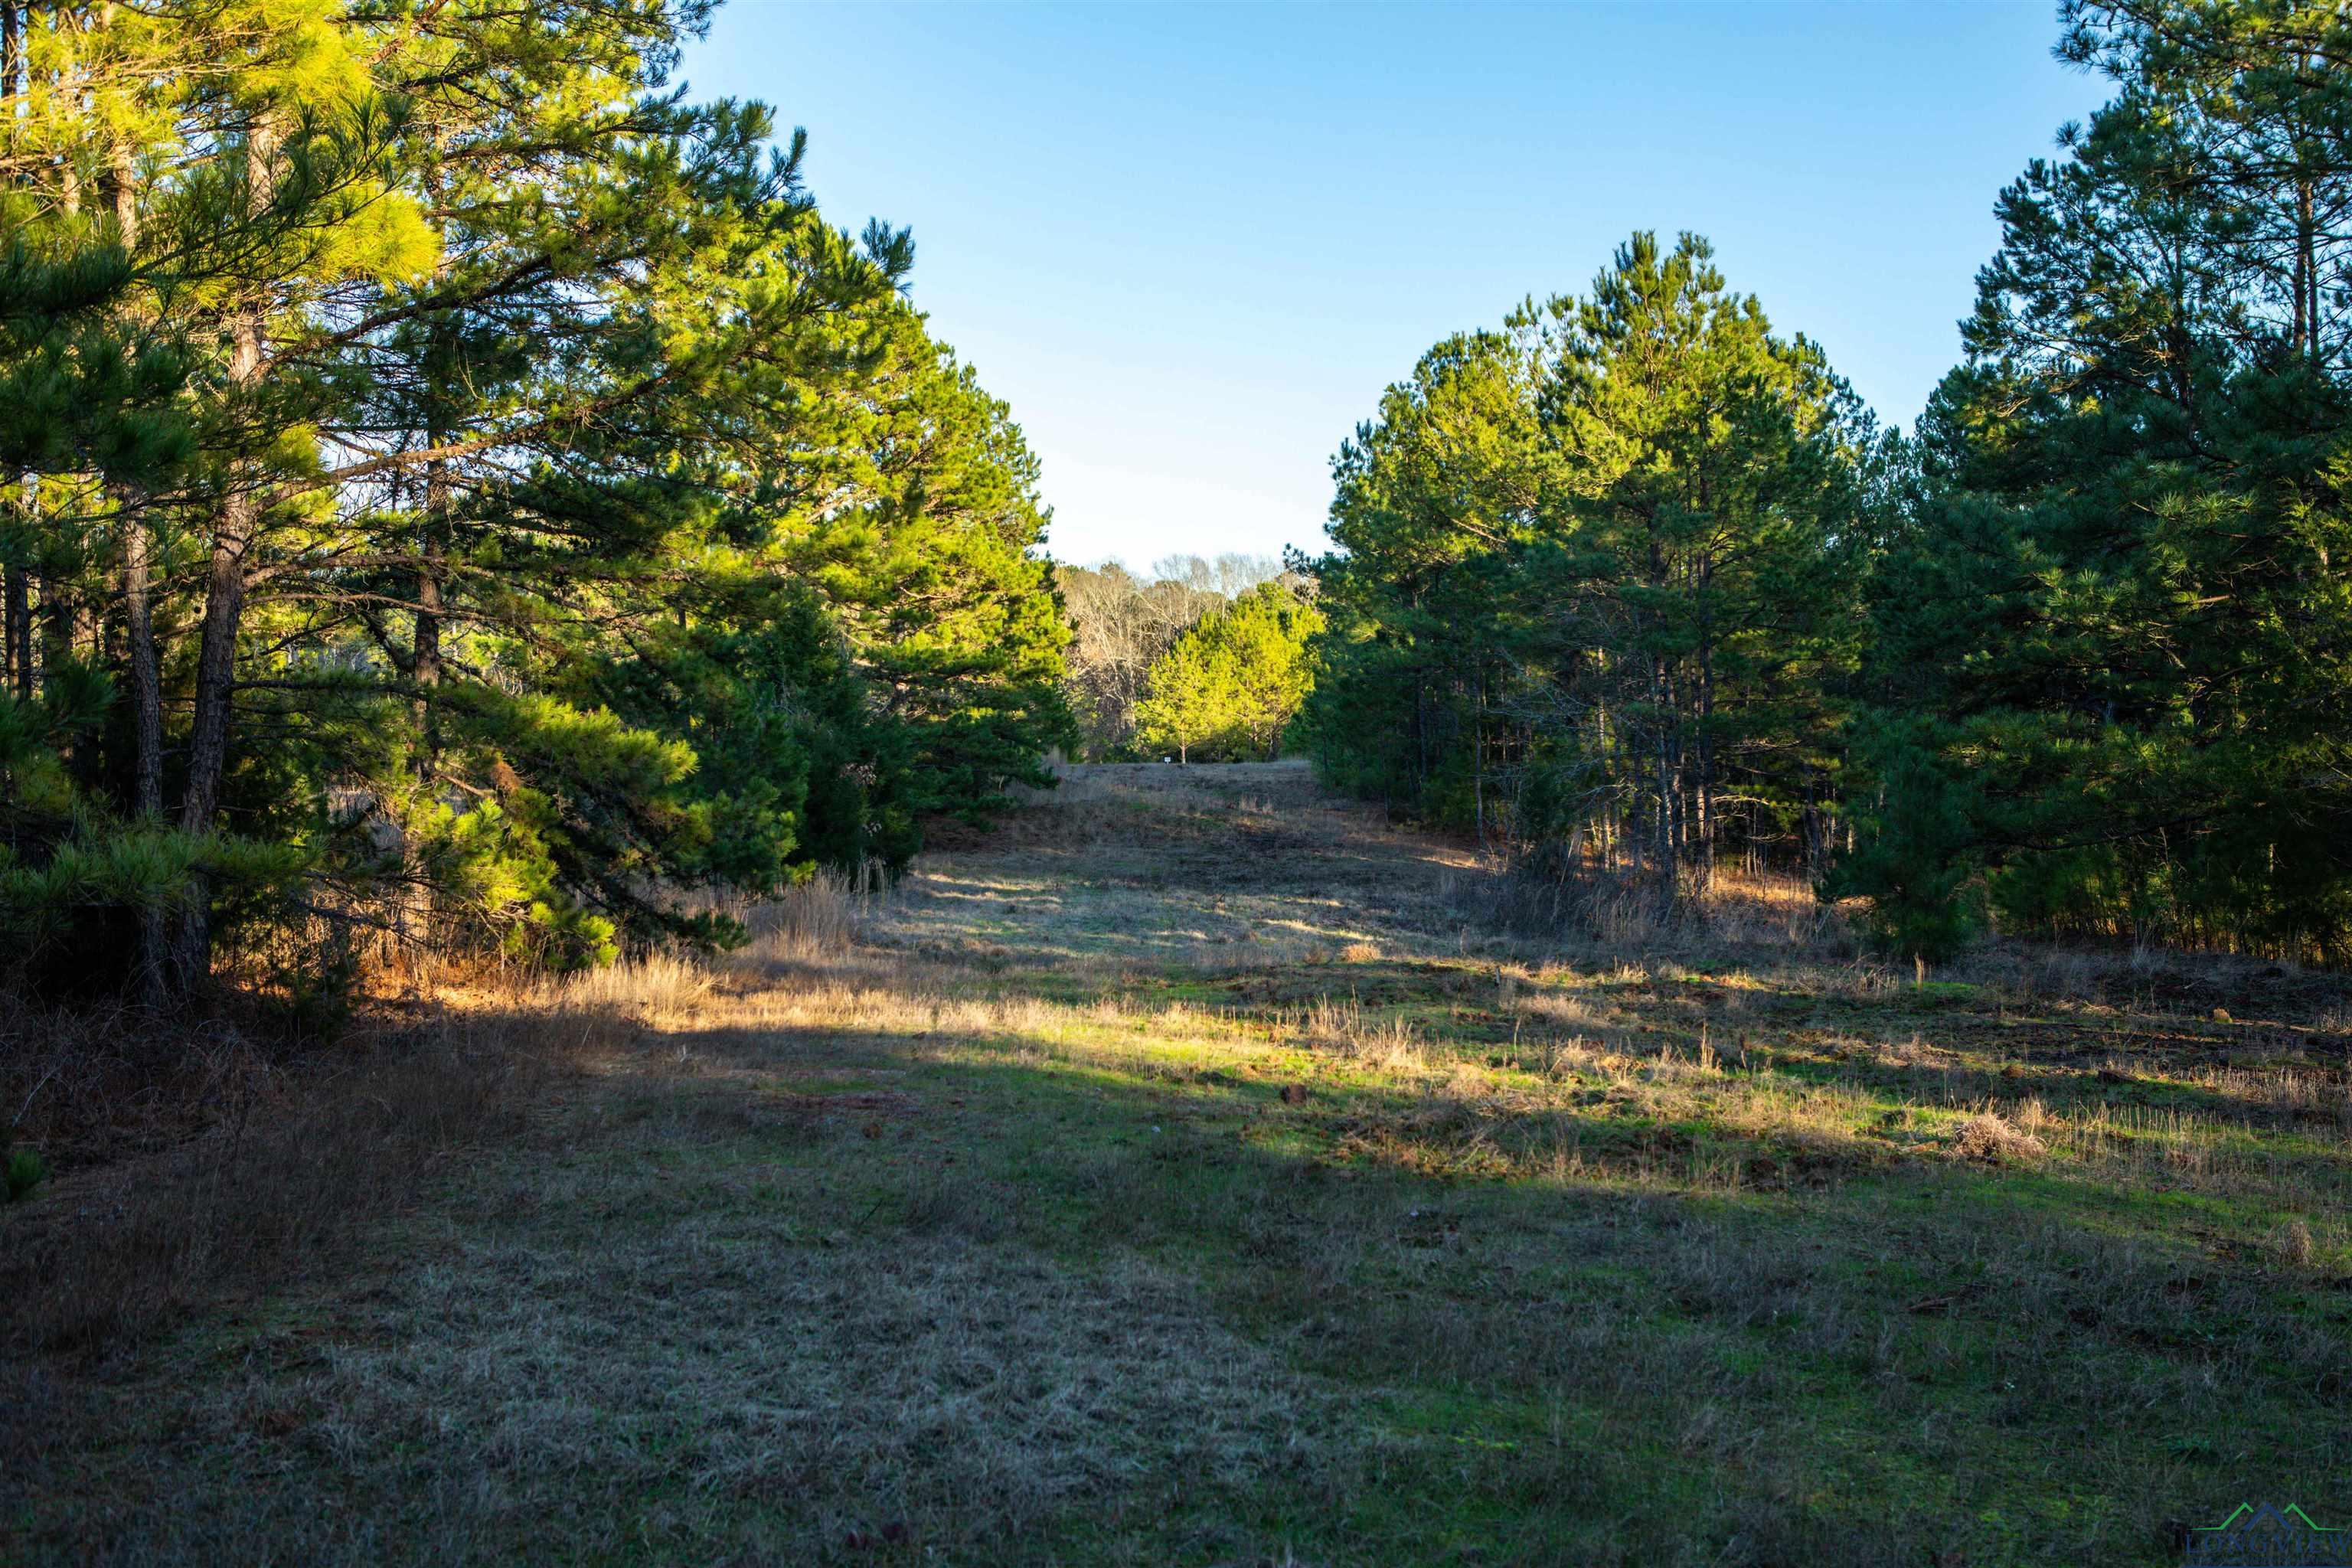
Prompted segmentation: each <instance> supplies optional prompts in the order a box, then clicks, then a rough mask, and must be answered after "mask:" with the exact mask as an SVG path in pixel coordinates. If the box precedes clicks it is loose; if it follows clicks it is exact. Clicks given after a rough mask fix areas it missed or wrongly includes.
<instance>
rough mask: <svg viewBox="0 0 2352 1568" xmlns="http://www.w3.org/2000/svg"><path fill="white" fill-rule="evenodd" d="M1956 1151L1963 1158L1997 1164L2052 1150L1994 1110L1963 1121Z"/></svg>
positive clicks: (2023, 1159)
mask: <svg viewBox="0 0 2352 1568" xmlns="http://www.w3.org/2000/svg"><path fill="white" fill-rule="evenodd" d="M1952 1152H1953V1153H1955V1154H1957V1155H1958V1156H1959V1157H1960V1158H1961V1159H1963V1160H1986V1161H1990V1162H1991V1163H1994V1164H1996V1165H2009V1164H2015V1163H2019V1162H2021V1161H2026V1160H2038V1159H2040V1158H2042V1155H2043V1154H2045V1153H2047V1152H2049V1149H2048V1147H2047V1145H2045V1144H2044V1143H2043V1142H2042V1140H2041V1139H2039V1138H2036V1137H2035V1136H2034V1135H2033V1134H2032V1133H2031V1132H2028V1131H2024V1130H2023V1129H2022V1128H2019V1127H2015V1126H2012V1125H2011V1123H2010V1122H2009V1121H2006V1120H2004V1119H2003V1118H2002V1117H2000V1115H1998V1114H1996V1113H1995V1112H1993V1111H1990V1110H1987V1111H1981V1112H1979V1113H1978V1114H1977V1115H1975V1116H1971V1117H1969V1119H1968V1120H1967V1121H1963V1122H1961V1123H1960V1131H1959V1135H1958V1137H1957V1138H1955V1139H1954V1140H1953V1142H1952Z"/></svg>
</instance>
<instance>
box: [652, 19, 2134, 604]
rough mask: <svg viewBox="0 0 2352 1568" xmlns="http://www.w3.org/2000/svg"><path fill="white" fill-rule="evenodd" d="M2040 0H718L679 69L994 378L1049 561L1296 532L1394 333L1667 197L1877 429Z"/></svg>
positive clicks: (1273, 544)
mask: <svg viewBox="0 0 2352 1568" xmlns="http://www.w3.org/2000/svg"><path fill="white" fill-rule="evenodd" d="M2056 32H2057V26H2056V22H2055V19H2054V6H2053V5H2050V4H2044V3H2042V0H2014V3H2009V0H2003V3H1993V0H1986V3H1982V4H1975V5H1936V4H1924V3H1923V4H1884V5H1863V4H1848V5H1766V4H1743V5H1699V4H1667V5H1640V6H1634V5H1626V6H1603V5H1571V6H1559V7H1535V6H1511V7H1495V8H1465V7H1461V6H1452V5H1448V6H1439V7H1427V8H1424V7H1421V6H1408V5H1271V4H1268V5H1220V6H1181V7H1178V6H1166V7H1161V6H1147V5H1076V6H1061V5H1053V6H1048V5H1023V6H996V5H880V4H859V5H833V4H787V3H784V0H733V3H732V4H730V5H728V6H727V7H726V8H725V9H723V10H722V11H721V12H720V13H719V17H718V20H717V22H716V24H715V26H714V27H713V29H712V32H711V34H710V37H709V39H708V40H706V41H704V42H702V43H699V44H698V45H697V46H695V47H693V48H692V49H691V50H690V52H689V53H688V57H687V60H686V65H685V69H684V73H683V74H684V75H685V77H686V79H687V80H688V82H689V83H690V84H691V85H692V87H693V89H695V91H696V93H697V94H698V95H699V96H712V95H719V94H725V95H729V96H733V97H739V98H759V99H762V100H766V101H767V102H769V103H771V104H772V105H774V106H775V108H776V110H777V113H778V116H779V119H780V120H781V121H782V123H783V124H785V125H794V124H797V125H803V126H806V127H807V128H808V132H809V138H810V155H809V179H810V184H811V187H812V188H813V189H814V193H815V195H816V196H817V198H818V200H819V202H820V203H821V204H822V205H823V206H824V210H825V211H826V213H827V214H828V215H829V216H830V217H831V218H832V219H833V221H834V222H835V223H836V224H839V225H842V226H847V227H852V228H855V227H857V226H862V225H863V224H864V222H865V220H866V217H868V216H881V217H883V218H886V219H887V220H889V221H890V222H892V223H897V224H908V225H911V226H913V228H914V231H915V240H916V246H917V254H916V268H915V278H914V288H913V298H914V299H915V300H916V302H917V303H918V304H919V306H921V308H922V309H924V310H927V311H928V312H929V315H930V318H931V323H932V328H933V331H935V332H936V333H937V334H938V335H939V336H940V337H941V338H943V339H945V340H946V341H947V342H950V343H953V344H954V345H955V346H956V348H957V349H958V351H959V352H960V353H961V354H962V355H963V357H964V358H965V359H966V360H968V361H970V362H971V363H974V364H976V365H977V366H978V367H979V370H980V374H981V378H982V381H983V382H984V383H985V384H986V385H987V386H988V387H989V388H990V390H991V391H992V392H993V393H995V394H996V395H998V396H1000V397H1003V398H1004V399H1006V400H1007V401H1008V402H1010V403H1011V405H1013V414H1014V416H1015V417H1016V418H1017V419H1018V420H1019V421H1020V422H1021V424H1022V426H1023V428H1024V429H1025V430H1026V431H1027V433H1028V436H1029V439H1030V442H1031V444H1032V445H1033V446H1034V447H1035V449H1036V451H1037V452H1038V454H1039V456H1040V457H1041V458H1043V459H1044V462H1045V496H1046V499H1047V500H1049V501H1050V502H1051V503H1052V504H1053V506H1054V509H1055V521H1054V529H1053V533H1052V537H1051V540H1050V543H1051V546H1052V549H1053V552H1054V553H1055V555H1057V556H1060V557H1062V558H1064V559H1066V560H1074V561H1082V562H1092V561H1096V560H1099V559H1102V558H1104V557H1106V556H1119V557H1123V558H1125V559H1127V560H1129V561H1130V562H1133V563H1138V564H1144V563H1149V562H1150V561H1151V560H1153V559H1155V558H1157V557H1159V556H1161V555H1164V554H1169V553H1173V552H1198V553H1202V554H1211V553H1214V552H1219V551H1225V550H1239V551H1245V552H1253V553H1271V552H1276V551H1278V550H1279V549H1280V548H1281V547H1282V546H1283V545H1285V544H1297V545H1301V546H1304V547H1307V548H1308V549H1310V550H1312V549H1319V548H1320V547H1321V546H1322V542H1323V539H1322V527H1323V518H1324V513H1325V510H1326V509H1327V507H1328V504H1329V500H1330V484H1329V462H1330V458H1331V454H1332V453H1333V451H1334V450H1335V449H1336V448H1337V447H1338V446H1339V442H1340V441H1341V440H1342V439H1344V438H1345V437H1347V436H1348V435H1349V433H1350V432H1351V431H1352V430H1353V429H1354V427H1355V425H1356V422H1357V421H1358V420H1360V419H1361V418H1364V417H1366V416H1369V415H1370V413H1371V412H1372V411H1373V409H1374V408H1375V406H1376V405H1377V403H1378V400H1379V397H1380V394H1381V388H1382V387H1383V386H1385V385H1387V384H1389V383H1390V382H1392V381H1395V380H1397V379H1399V378H1400V377H1402V376H1403V375H1404V374H1406V373H1407V372H1409V371H1410V370H1411V369H1412V363H1413V361H1414V360H1415V359H1416V358H1417V357H1418V356H1419V354H1420V353H1421V352H1422V351H1423V349H1424V348H1426V347H1427V346H1428V345H1429V344H1430V343H1432V342H1434V341H1436V340H1437V339H1438V338H1440V337H1442V336H1443V335H1444V334H1445V333H1447V332H1449V331H1454V330H1457V329H1460V328H1468V327H1477V326H1485V325H1491V324H1494V323H1496V322H1498V321H1500V320H1501V318H1502V317H1503V315H1504V314H1505V313H1506V312H1507V310H1509V309H1510V308H1511V306H1512V305H1513V304H1514V303H1516V302H1517V300H1519V299H1521V298H1522V297H1524V296H1526V295H1528V294H1531V293H1532V294H1537V295H1549V294H1551V293H1556V292H1561V291H1581V290H1582V289H1585V288H1586V286H1587V285H1589V284H1590V282H1591V279H1592V276H1593V274H1594V273H1595V272H1596V271H1597V270H1599V269H1600V268H1601V266H1602V265H1603V263H1605V262H1606V260H1607V259H1608V258H1609V255H1610V252H1611V250H1612V247H1614V246H1615V245H1616V244H1617V243H1618V241H1620V240H1621V239H1622V238H1623V237H1625V236H1626V235H1627V234H1628V233H1629V232H1631V231H1633V229H1636V228H1655V229H1658V230H1660V231H1662V232H1664V233H1669V234H1671V233H1672V232H1674V231H1675V230H1678V229H1685V228H1688V229H1696V230H1697V231H1698V232H1700V233H1702V234H1705V235H1706V236H1707V237H1710V238H1711V239H1713V240H1714V241H1715V244H1716V247H1717V261H1718V263H1719V264H1720V265H1721V267H1722V268H1723V269H1724V271H1725V273H1726V274H1727V277H1728V278H1729V279H1730V281H1731V282H1732V284H1733V286H1734V287H1736V288H1738V289H1745V290H1747V291H1749V292H1753V293H1755V294H1757V295H1759V296H1760V297H1761V298H1762V300H1763V302H1764V307H1765V310H1767V311H1768V313H1769V315H1770V316H1771V318H1772V321H1773V323H1774V325H1775V326H1776V327H1777V328H1778V329H1780V331H1784V332H1789V331H1804V332H1806V333H1808V334H1810V335H1811V336H1812V337H1814V338H1815V339H1817V340H1819V341H1820V342H1822V344H1823V345H1824V347H1825V348H1826V349H1827V350H1828V352H1829V354H1830V357H1831V360H1832V363H1834V364H1835V365H1836V366H1837V367H1838V369H1839V370H1840V371H1841V372H1843V374H1845V375H1846V376H1847V377H1848V378H1849V379H1850V380H1852V382H1853V384H1854V386H1855V387H1856V389H1857V390H1859V391H1860V393H1861V394H1862V395H1863V396H1864V399H1866V400H1867V401H1868V402H1869V403H1870V404H1871V405H1872V406H1873V407H1874V408H1876V409H1877V410H1878V412H1879V415H1880V416H1881V417H1882V418H1884V419H1887V420H1890V421H1894V422H1897V423H1902V424H1906V425H1907V424H1908V423H1909V422H1910V421H1911V420H1912V419H1913V418H1915V417H1916V416H1917V414H1918V411H1919V408H1920V406H1921V405H1922V404H1923V402H1924V401H1925V400H1926V398H1927V394H1928V392H1929V391H1930V390H1931V389H1932V388H1933V386H1934V385H1935V383H1936V381H1937V377H1939V376H1940V375H1941V374H1943V372H1944V371H1945V370H1946V369H1947V368H1948V366H1949V365H1950V364H1951V363H1952V362H1953V361H1954V359H1955V358H1956V357H1957V355H1958V335H1957V332H1956V331H1955V326H1954V323H1955V322H1956V321H1958V318H1959V317H1960V316H1961V315H1962V314H1963V313H1964V312H1965V311H1966V310H1968V308H1969V303H1970V300H1971V299H1972V297H1973V282H1972V279H1973V278H1974V274H1975V271H1976V268H1978V266H1979V264H1981V263H1982V262H1983V261H1984V260H1985V258H1987V257H1988V256H1989V255H1990V253H1991V250H1992V247H1993V245H1994V242H1995V238H1996V230H1995V227H1994V225H1993V222H1992V217H1991V210H1992V202H1993V197H1994V195H1995V194H1996V193H1997V192H1998V191H1999V189H2000V186H2001V185H2002V184H2005V183H2006V182H2007V181H2009V180H2010V179H2011V178H2013V177H2014V176H2015V175H2016V174H2018V172H2019V171H2020V170H2021V169H2022V168H2023V166H2024V164H2025V163H2026V162H2027V161H2028V160H2029V159H2031V158H2033V157H2035V156H2037V155H2040V154H2042V153H2046V152H2048V151H2049V149H2050V147H2051V142H2052V138H2053V134H2054V133H2055V132H2056V130H2057V128H2058V126H2059V125H2060V123H2061V122H2063V121H2066V120H2068V119H2078V118H2081V117H2083V116H2084V115H2085V114H2087V113H2088V112H2089V110H2091V109H2092V108H2094V107H2095V106H2096V105H2097V104H2098V103H2099V102H2100V101H2102V100H2104V98H2105V89H2104V87H2103V84H2101V83H2100V82H2098V81H2096V80H2095V79H2091V78H2088V77H2085V76H2083V75H2081V74H2078V73H2076V72H2074V71H2072V70H2069V69H2066V68H2063V67H2061V66H2059V65H2058V64H2056V63H2055V62H2053V60H2052V58H2051V57H2050V46H2051V44H2052V42H2053V39H2054V37H2056Z"/></svg>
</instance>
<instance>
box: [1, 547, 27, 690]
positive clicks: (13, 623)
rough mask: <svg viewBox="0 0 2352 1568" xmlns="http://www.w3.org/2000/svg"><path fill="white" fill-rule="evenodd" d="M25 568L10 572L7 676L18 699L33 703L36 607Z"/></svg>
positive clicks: (6, 589) (8, 582) (8, 586)
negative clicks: (34, 618) (34, 610)
mask: <svg viewBox="0 0 2352 1568" xmlns="http://www.w3.org/2000/svg"><path fill="white" fill-rule="evenodd" d="M25 579H26V572H25V569H24V568H23V567H22V566H13V565H12V566H10V567H9V568H8V569H7V583H6V588H5V592H6V595H7V616H6V620H7V639H8V655H7V658H8V677H9V680H10V682H11V683H12V685H13V686H14V688H15V689H16V700H17V701H19V702H30V701H31V700H33V606H32V599H31V595H30V593H29V591H28V590H27V588H26V581H25Z"/></svg>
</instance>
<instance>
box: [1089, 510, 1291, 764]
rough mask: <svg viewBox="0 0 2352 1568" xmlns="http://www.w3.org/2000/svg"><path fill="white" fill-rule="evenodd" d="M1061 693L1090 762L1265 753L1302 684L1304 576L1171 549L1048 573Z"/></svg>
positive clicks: (1246, 559)
mask: <svg viewBox="0 0 2352 1568" xmlns="http://www.w3.org/2000/svg"><path fill="white" fill-rule="evenodd" d="M1058 579H1059V582H1060V584H1061V589H1062V593H1063V596H1064V598H1065V599H1066V602H1067V605H1068V607H1069V613H1070V620H1071V626H1072V629H1073V640H1072V642H1071V645H1070V648H1069V653H1068V663H1069V674H1068V677H1067V683H1066V689H1067V692H1068V695H1069V699H1070V705H1071V707H1072V709H1073V710H1075V712H1076V717H1077V723H1078V732H1079V739H1078V748H1079V751H1080V752H1081V754H1082V755H1084V756H1085V757H1087V758H1088V759H1090V760H1093V761H1096V762H1133V761H1138V760H1141V761H1151V760H1154V759H1157V758H1161V757H1166V758H1170V759H1172V760H1174V761H1177V762H1183V763H1190V762H1235V761H1245V760H1252V759H1256V760H1271V759H1273V758H1275V757H1276V756H1279V755H1280V754H1281V752H1282V747H1283V741H1284V737H1285V735H1286V733H1287V732H1288V730H1289V725H1290V721H1291V720H1292V718H1293V717H1294V716H1295V715H1296V714H1297V711H1298V708H1299V705H1300V703H1301V702H1302V701H1303V700H1304V699H1305V697H1306V694H1307V689H1309V687H1311V686H1312V684H1313V676H1312V671H1311V669H1310V668H1309V663H1308V659H1307V642H1308V639H1309V638H1310V637H1313V636H1314V635H1315V634H1316V633H1317V632H1318V631H1320V630H1321V629H1322V625H1323V620H1322V616H1321V614H1320V613H1319V612H1318V610H1317V609H1316V608H1315V606H1314V604H1313V594H1314V584H1313V581H1312V579H1311V578H1310V577H1308V576H1307V575H1306V574H1304V573H1302V572H1299V571H1297V570H1295V569H1293V568H1291V567H1286V565H1285V564H1284V563H1282V562H1280V561H1278V560H1276V559H1274V558H1272V557H1269V556H1252V555H1240V554H1227V555H1220V556H1218V557H1217V558H1216V559H1214V560H1213V561H1212V560H1205V559H1203V558H1202V557H1200V556H1197V555H1172V556H1169V557H1166V558H1165V559H1162V560H1160V561H1158V562H1155V563H1153V564H1152V567H1151V569H1150V571H1149V572H1148V573H1137V572H1134V571H1131V570H1129V568H1128V567H1126V566H1124V565H1122V564H1120V563H1118V562H1106V563H1103V564H1102V565H1100V566H1095V567H1083V566H1065V567H1063V568H1061V570H1060V572H1059V573H1058Z"/></svg>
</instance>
